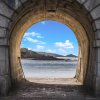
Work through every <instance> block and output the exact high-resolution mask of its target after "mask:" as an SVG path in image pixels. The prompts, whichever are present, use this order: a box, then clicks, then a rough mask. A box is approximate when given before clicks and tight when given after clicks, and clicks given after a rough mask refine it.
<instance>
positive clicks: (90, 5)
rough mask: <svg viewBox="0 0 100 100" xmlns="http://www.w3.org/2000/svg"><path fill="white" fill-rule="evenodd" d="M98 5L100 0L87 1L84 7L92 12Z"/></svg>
mask: <svg viewBox="0 0 100 100" xmlns="http://www.w3.org/2000/svg"><path fill="white" fill-rule="evenodd" d="M98 4H100V0H86V2H85V3H84V6H85V8H86V9H87V10H88V11H90V10H92V9H93V8H94V7H95V6H97V5H98Z"/></svg>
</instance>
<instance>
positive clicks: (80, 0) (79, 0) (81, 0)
mask: <svg viewBox="0 0 100 100" xmlns="http://www.w3.org/2000/svg"><path fill="white" fill-rule="evenodd" d="M77 1H78V2H79V3H81V4H83V3H84V2H86V0H77Z"/></svg>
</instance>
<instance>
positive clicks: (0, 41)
mask: <svg viewBox="0 0 100 100" xmlns="http://www.w3.org/2000/svg"><path fill="white" fill-rule="evenodd" d="M0 45H3V46H6V45H8V43H7V39H6V38H0Z"/></svg>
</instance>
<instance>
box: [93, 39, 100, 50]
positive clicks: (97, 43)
mask: <svg viewBox="0 0 100 100" xmlns="http://www.w3.org/2000/svg"><path fill="white" fill-rule="evenodd" d="M93 47H97V48H100V40H94V43H93Z"/></svg>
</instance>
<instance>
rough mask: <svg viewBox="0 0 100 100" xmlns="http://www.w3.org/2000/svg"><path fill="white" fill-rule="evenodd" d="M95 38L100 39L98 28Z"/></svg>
mask: <svg viewBox="0 0 100 100" xmlns="http://www.w3.org/2000/svg"><path fill="white" fill-rule="evenodd" d="M95 39H97V40H98V39H100V30H97V31H96V32H95Z"/></svg>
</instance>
